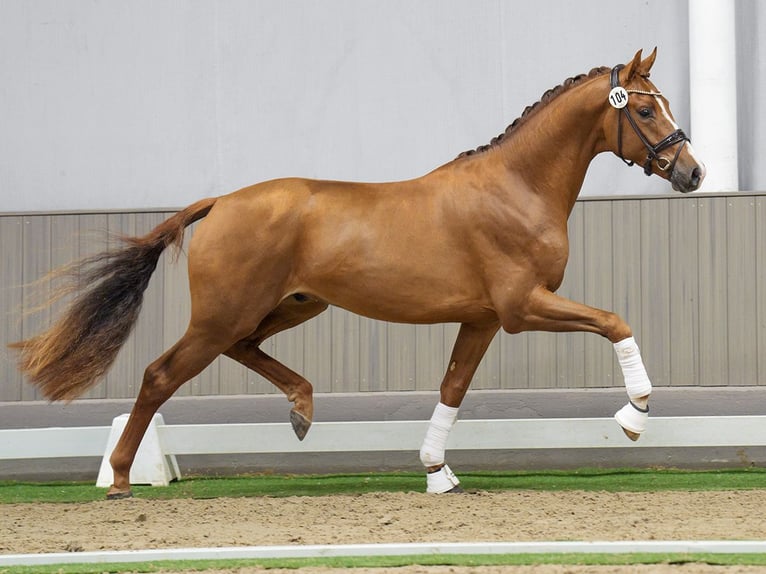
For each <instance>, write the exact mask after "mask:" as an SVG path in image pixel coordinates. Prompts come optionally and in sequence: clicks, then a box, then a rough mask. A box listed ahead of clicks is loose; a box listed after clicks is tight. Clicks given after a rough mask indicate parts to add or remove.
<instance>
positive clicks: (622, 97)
mask: <svg viewBox="0 0 766 574" xmlns="http://www.w3.org/2000/svg"><path fill="white" fill-rule="evenodd" d="M609 104H610V105H611V106H612V107H613V108H617V109H618V110H620V109H622V108H624V107H625V106H627V105H628V92H627V91H626V90H625V88H623V87H622V86H617V87H616V88H612V91H611V92H609Z"/></svg>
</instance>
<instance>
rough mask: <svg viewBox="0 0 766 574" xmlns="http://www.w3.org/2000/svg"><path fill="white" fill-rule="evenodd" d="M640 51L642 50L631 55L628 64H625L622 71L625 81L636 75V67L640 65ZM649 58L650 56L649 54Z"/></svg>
mask: <svg viewBox="0 0 766 574" xmlns="http://www.w3.org/2000/svg"><path fill="white" fill-rule="evenodd" d="M642 52H643V50H639V51H638V52H636V55H635V56H633V60H632V61H631V62H630V64H628V65H627V66H625V71H624V72H623V73H624V74H625V79H624V81H625V82H626V83H627V82H629V81H630V80H632V79H633V76H635V75H636V72H638V69H639V68H640V67H641V53H642ZM650 58H651V56H650ZM647 59H648V58H647Z"/></svg>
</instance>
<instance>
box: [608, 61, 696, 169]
mask: <svg viewBox="0 0 766 574" xmlns="http://www.w3.org/2000/svg"><path fill="white" fill-rule="evenodd" d="M624 67H625V66H624V65H622V64H620V65H618V66H615V67H614V68H612V74H611V79H610V84H611V91H610V92H609V103H610V104H611V106H612V107H613V108H616V109H617V113H619V114H620V117H619V119H618V120H617V155H618V156H619V158H620V159H621V160H622V161H624V162H625V163H626V164H627V165H633V164H634V162H633V161H630V160H627V159H625V157H624V156H623V155H622V116H623V115H624V116H625V117H626V118H627V120H628V123H629V124H630V127H632V128H633V131H634V132H635V133H636V135H637V136H638V139H640V140H641V143H643V144H644V147H645V148H646V151H647V156H646V162H645V163H644V173H645V174H646V175H652V162H654V161H656V162H657V167H658V168H659V169H660V170H661V171H669V172H670V174H671V175H672V174H673V170H674V169H675V166H676V160H677V159H678V156H679V155H680V154H681V150H682V149H683V147H684V145H685V144H686V142H688V141H691V140H689V137H688V136H687V135H686V134H685V133H684V131H683V130H682V129H680V128H679V129H677V130H676V131H674V132H673V133H672V134H670V135H669V136H667V137H665V138H663V139H662V140H660V141H659V142H657V143H656V144H655V145H652V144H651V143H649V140H648V139H647V138H646V136H645V135H644V134H643V132H642V131H641V129H640V128H639V127H638V124H637V123H636V120H635V118H634V117H633V116H632V115H631V113H630V110H629V109H628V105H627V104H628V94H641V95H645V96H654V97H658V96H661V95H662V92H649V91H646V90H626V89H625V88H623V87H622V86H620V77H619V73H620V70H622V69H623V68H624ZM679 142H681V145H679V146H678V149H677V150H676V153H675V155H674V156H673V160H672V161H669V160H668V159H667V158H664V157H660V156H659V153H660V152H661V151H662V150H664V149H666V148H669V147H671V146H673V145H675V144H677V143H679Z"/></svg>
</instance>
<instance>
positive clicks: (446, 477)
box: [426, 464, 460, 494]
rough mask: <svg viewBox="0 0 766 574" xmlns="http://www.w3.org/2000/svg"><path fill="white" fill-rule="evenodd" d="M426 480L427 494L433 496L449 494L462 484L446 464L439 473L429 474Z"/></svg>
mask: <svg viewBox="0 0 766 574" xmlns="http://www.w3.org/2000/svg"><path fill="white" fill-rule="evenodd" d="M426 480H427V486H426V492H428V493H431V494H442V493H444V492H449V491H450V490H452V489H453V488H455V487H456V486H457V485H458V484H460V481H459V480H458V478H457V476H455V474H454V473H453V472H452V470H451V469H450V467H449V466H447V465H446V464H445V465H444V466H443V467H441V468H440V469H439V470H437V471H434V472H429V473H428V474H427V475H426Z"/></svg>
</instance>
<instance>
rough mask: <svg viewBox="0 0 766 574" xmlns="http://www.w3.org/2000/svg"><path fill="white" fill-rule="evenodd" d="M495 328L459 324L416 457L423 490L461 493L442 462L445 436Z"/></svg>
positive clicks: (456, 481)
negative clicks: (422, 468)
mask: <svg viewBox="0 0 766 574" xmlns="http://www.w3.org/2000/svg"><path fill="white" fill-rule="evenodd" d="M499 328H500V324H499V323H489V324H481V325H469V324H466V323H464V324H463V325H461V326H460V331H459V333H458V336H457V340H456V341H455V346H454V348H453V349H452V356H451V357H450V362H449V366H448V367H447V373H446V374H445V375H444V380H443V381H442V384H441V389H440V402H439V404H438V405H436V408H435V409H434V413H433V415H432V416H431V422H430V424H429V425H428V430H427V431H426V436H425V439H423V446H422V447H421V449H420V460H421V462H422V463H423V465H424V466H425V467H426V472H427V492H433V493H442V492H461V490H460V487H459V486H458V485H459V484H460V481H459V480H458V479H457V477H456V476H455V475H454V474H453V473H452V471H451V470H450V468H449V467H448V466H447V465H446V464H445V463H444V450H445V448H446V446H447V436H448V435H449V432H450V430H451V429H452V426H453V425H454V424H455V421H456V420H457V412H458V408H459V407H460V403H461V402H462V401H463V397H464V396H465V393H466V391H467V390H468V386H469V385H470V384H471V379H472V378H473V375H474V373H475V372H476V368H477V367H478V366H479V362H480V361H481V358H482V357H483V356H484V353H485V352H486V351H487V347H489V344H490V342H492V338H493V337H494V336H495V333H497V331H498V329H499Z"/></svg>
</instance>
